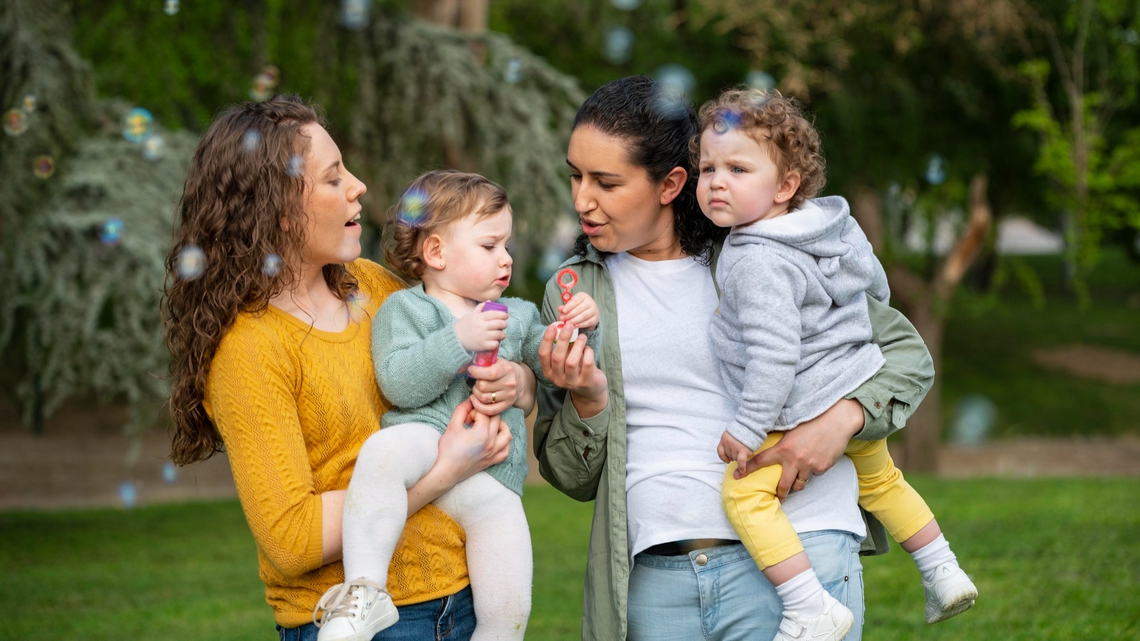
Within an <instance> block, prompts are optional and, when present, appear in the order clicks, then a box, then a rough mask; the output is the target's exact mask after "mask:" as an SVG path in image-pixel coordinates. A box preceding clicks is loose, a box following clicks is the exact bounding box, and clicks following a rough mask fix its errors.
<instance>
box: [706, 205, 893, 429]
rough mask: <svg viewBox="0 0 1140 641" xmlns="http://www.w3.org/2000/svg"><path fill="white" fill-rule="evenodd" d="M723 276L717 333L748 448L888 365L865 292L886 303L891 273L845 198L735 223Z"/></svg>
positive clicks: (726, 249) (719, 277)
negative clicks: (873, 328) (875, 334)
mask: <svg viewBox="0 0 1140 641" xmlns="http://www.w3.org/2000/svg"><path fill="white" fill-rule="evenodd" d="M716 280H717V285H718V286H719V287H720V290H721V298H720V307H719V308H718V309H717V313H716V315H715V316H714V317H713V326H712V331H711V332H710V334H711V336H712V341H713V346H714V348H715V349H716V353H717V357H718V358H719V367H720V374H721V377H722V378H723V379H724V383H725V386H726V387H727V388H728V392H729V394H730V395H732V399H733V401H735V402H736V406H737V408H738V409H737V412H736V418H735V420H733V422H732V424H731V425H729V426H728V428H727V429H728V432H729V433H730V434H732V435H733V436H734V437H736V439H737V440H739V441H740V442H741V443H743V444H744V445H746V446H748V447H749V448H751V449H753V450H755V449H757V448H758V447H760V444H761V443H763V442H764V439H765V438H766V437H767V436H768V432H770V431H772V430H776V431H785V430H790V429H791V428H793V427H795V426H796V425H798V424H800V423H803V422H804V421H808V420H810V419H813V418H815V417H817V416H819V415H820V414H822V413H823V412H825V411H826V410H827V409H828V408H830V407H831V406H832V405H834V404H835V402H836V401H838V400H839V399H841V398H843V397H844V396H845V395H847V394H849V393H851V392H852V391H853V390H854V389H855V388H857V387H859V386H860V385H862V384H863V383H864V382H865V381H866V380H867V379H869V378H870V377H871V376H872V375H874V373H875V372H877V371H879V368H880V367H882V366H883V363H884V360H883V354H882V352H880V351H879V347H878V346H877V345H875V344H874V343H871V342H870V340H871V322H870V320H869V319H868V316H867V299H866V296H865V293H869V294H870V295H872V296H874V297H875V298H877V299H878V300H881V301H883V302H887V300H888V298H889V297H890V290H889V289H888V287H887V275H886V273H885V272H884V271H883V266H882V265H881V264H879V260H878V259H877V258H875V254H874V253H873V252H872V250H871V244H870V243H869V242H868V241H867V237H866V236H865V235H863V230H862V229H860V228H859V225H858V223H856V222H855V219H853V218H852V217H851V213H850V210H849V209H848V207H847V201H846V200H844V199H843V198H841V197H839V196H828V197H826V198H816V199H813V200H809V201H807V202H805V203H804V204H803V205H802V206H801V207H800V208H799V209H796V210H794V211H792V212H789V213H787V214H785V215H783V216H779V217H777V218H772V219H768V220H761V221H758V222H755V223H753V224H751V225H747V226H745V227H737V228H734V229H733V230H732V232H731V233H730V234H729V235H728V239H727V240H726V241H725V243H724V250H723V253H721V256H720V261H719V263H718V265H717V271H716Z"/></svg>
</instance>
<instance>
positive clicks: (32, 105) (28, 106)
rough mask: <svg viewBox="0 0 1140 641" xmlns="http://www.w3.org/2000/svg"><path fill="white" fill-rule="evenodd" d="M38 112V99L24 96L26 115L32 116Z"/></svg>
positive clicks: (30, 95) (29, 95)
mask: <svg viewBox="0 0 1140 641" xmlns="http://www.w3.org/2000/svg"><path fill="white" fill-rule="evenodd" d="M35 110H36V97H35V96H33V95H32V94H28V95H26V96H24V113H26V114H30V113H32V112H33V111H35Z"/></svg>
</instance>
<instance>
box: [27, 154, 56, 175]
mask: <svg viewBox="0 0 1140 641" xmlns="http://www.w3.org/2000/svg"><path fill="white" fill-rule="evenodd" d="M32 171H33V172H34V173H35V174H36V178H40V179H42V180H47V179H48V178H51V175H52V174H54V173H55V161H54V160H52V159H51V156H37V157H36V160H35V162H34V163H32Z"/></svg>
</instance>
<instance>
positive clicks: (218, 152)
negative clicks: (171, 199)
mask: <svg viewBox="0 0 1140 641" xmlns="http://www.w3.org/2000/svg"><path fill="white" fill-rule="evenodd" d="M308 124H318V125H321V126H324V119H323V116H322V114H321V112H320V111H319V109H318V108H316V107H315V106H313V105H311V104H309V103H308V102H306V101H305V100H302V99H301V98H298V97H296V96H276V97H274V98H273V99H271V100H267V101H265V102H247V103H243V104H240V105H237V106H236V107H232V108H230V109H229V110H227V111H226V112H224V113H223V114H221V115H220V116H218V118H217V119H216V120H214V122H213V124H211V125H210V128H209V130H207V131H206V133H205V135H204V136H202V139H201V141H199V143H198V149H197V150H196V151H195V152H194V158H193V160H192V161H191V163H190V173H189V175H187V177H186V184H185V186H184V187H183V189H182V199H181V200H180V201H179V203H178V211H177V220H176V221H175V222H176V225H175V231H174V246H173V247H172V248H171V250H170V254H169V255H168V256H167V258H166V271H167V278H166V288H165V295H164V297H163V302H162V320H163V326H164V328H165V330H166V345H167V347H168V348H169V349H170V355H171V363H170V373H171V379H172V384H171V390H170V413H171V416H172V417H173V419H174V437H173V444H172V450H171V455H170V458H171V460H173V461H174V462H175V463H177V464H178V465H188V464H190V463H194V462H195V461H201V460H204V459H207V458H210V457H211V456H213V455H214V454H215V453H217V452H221V451H223V449H224V444H223V443H222V439H221V436H220V435H219V434H218V430H217V428H216V427H215V426H214V424H213V423H212V422H211V421H210V418H209V417H208V416H207V415H206V410H205V408H204V407H203V405H202V399H203V396H204V394H205V389H206V379H207V376H208V375H209V373H210V362H211V361H212V360H213V358H214V354H215V353H216V352H217V350H218V345H219V343H221V340H222V337H223V336H224V335H225V333H226V332H227V331H228V330H229V328H230V327H231V326H232V325H233V322H234V319H235V318H236V317H237V315H238V314H239V313H242V312H253V313H257V312H260V311H264V310H265V309H266V307H268V305H269V301H270V300H271V299H272V298H273V297H274V296H277V295H278V294H280V293H282V292H283V291H286V290H287V289H289V288H290V287H291V286H292V285H293V284H294V283H295V282H296V278H297V277H298V275H299V269H298V266H299V262H300V260H301V258H300V257H301V255H302V254H301V250H302V248H303V247H304V245H305V240H306V238H305V218H306V215H305V211H304V207H303V196H304V193H305V179H304V175H303V169H302V167H303V164H302V162H303V158H304V157H305V155H306V154H307V152H308V149H309V139H308V137H307V136H306V135H305V134H304V133H303V132H302V131H301V128H302V127H304V126H305V125H308ZM283 221H289V224H287V225H283V224H282V222H283ZM323 272H324V277H325V282H327V283H328V285H329V287H330V288H331V289H332V291H333V292H334V293H335V294H336V295H337V296H339V297H340V298H341V299H342V300H347V299H348V297H349V296H350V295H351V294H352V292H353V291H355V289H356V286H357V282H356V279H355V278H353V276H352V275H351V274H349V272H348V270H347V269H346V268H345V266H344V265H325V266H324V269H323Z"/></svg>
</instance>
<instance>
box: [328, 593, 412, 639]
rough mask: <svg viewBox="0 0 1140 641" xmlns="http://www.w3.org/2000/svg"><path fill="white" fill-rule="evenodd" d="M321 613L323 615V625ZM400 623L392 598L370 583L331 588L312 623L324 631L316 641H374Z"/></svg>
mask: <svg viewBox="0 0 1140 641" xmlns="http://www.w3.org/2000/svg"><path fill="white" fill-rule="evenodd" d="M318 610H323V611H324V613H323V614H322V616H321V620H320V622H318V621H317V611H318ZM399 619H400V613H399V612H397V611H396V606H395V605H392V597H390V596H388V593H387V592H385V591H384V588H382V587H380V586H379V585H377V584H375V583H373V582H372V581H369V580H368V579H356V580H353V581H346V582H345V583H340V584H338V585H334V586H332V587H331V588H329V589H328V591H327V592H325V594H324V596H322V597H321V600H320V601H317V607H315V608H313V623H316V624H317V627H319V628H320V629H321V631H320V632H318V633H317V641H371V639H372V637H374V636H376V633H377V632H379V631H381V630H383V629H384V628H387V627H391V626H392V625H393V624H394V623H396V621H398V620H399Z"/></svg>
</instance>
